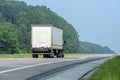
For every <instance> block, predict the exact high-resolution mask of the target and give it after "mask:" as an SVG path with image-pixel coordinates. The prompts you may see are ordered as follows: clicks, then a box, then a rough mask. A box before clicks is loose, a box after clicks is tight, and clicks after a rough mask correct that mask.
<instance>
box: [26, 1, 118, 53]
mask: <svg viewBox="0 0 120 80" xmlns="http://www.w3.org/2000/svg"><path fill="white" fill-rule="evenodd" d="M24 1H25V2H27V3H28V4H30V5H40V6H41V5H44V6H47V7H48V8H50V9H51V10H52V11H54V12H56V13H57V14H58V15H59V16H61V17H63V18H64V19H65V20H66V21H67V22H68V23H70V24H72V25H73V27H74V28H75V29H76V30H77V32H78V34H79V36H80V40H81V41H88V42H92V43H96V44H100V45H102V46H108V47H110V48H111V49H112V50H114V51H115V52H117V53H120V37H119V35H120V0H24Z"/></svg>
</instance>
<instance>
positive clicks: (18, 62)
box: [0, 55, 112, 80]
mask: <svg viewBox="0 0 120 80" xmlns="http://www.w3.org/2000/svg"><path fill="white" fill-rule="evenodd" d="M108 56H112V55H94V56H83V57H65V58H38V59H32V58H17V59H16V58H13V59H0V80H27V79H30V78H31V77H33V76H36V75H40V74H43V73H46V72H49V71H52V70H54V69H57V68H59V67H64V66H66V65H70V64H75V63H81V62H84V61H89V60H91V59H97V58H102V57H108Z"/></svg>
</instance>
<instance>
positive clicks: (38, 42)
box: [31, 25, 64, 58]
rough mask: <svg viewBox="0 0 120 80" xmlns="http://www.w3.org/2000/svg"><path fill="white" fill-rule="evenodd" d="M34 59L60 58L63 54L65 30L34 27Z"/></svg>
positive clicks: (42, 26)
mask: <svg viewBox="0 0 120 80" xmlns="http://www.w3.org/2000/svg"><path fill="white" fill-rule="evenodd" d="M31 44H32V57H33V58H38V55H39V54H43V57H44V58H53V57H54V56H56V57H58V58H60V57H64V54H63V30H61V29H59V28H56V27H54V26H52V25H32V36H31Z"/></svg>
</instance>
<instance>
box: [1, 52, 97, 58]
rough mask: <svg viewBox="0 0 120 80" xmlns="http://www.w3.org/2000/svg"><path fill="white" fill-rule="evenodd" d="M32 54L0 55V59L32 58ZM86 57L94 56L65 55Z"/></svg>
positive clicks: (40, 56)
mask: <svg viewBox="0 0 120 80" xmlns="http://www.w3.org/2000/svg"><path fill="white" fill-rule="evenodd" d="M31 55H32V54H0V58H32V56H31ZM88 55H95V54H80V53H79V54H75V53H72V54H65V57H66V56H69V57H70V56H88ZM39 58H43V56H42V55H39Z"/></svg>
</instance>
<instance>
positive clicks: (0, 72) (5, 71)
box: [0, 59, 78, 74]
mask: <svg viewBox="0 0 120 80" xmlns="http://www.w3.org/2000/svg"><path fill="white" fill-rule="evenodd" d="M74 60H78V59H67V60H61V61H54V62H49V63H40V64H35V65H29V66H24V67H18V68H13V69H9V70H4V71H0V74H3V73H7V72H12V71H16V70H21V69H25V68H31V67H35V66H40V65H46V64H53V63H58V62H63V61H74Z"/></svg>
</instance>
